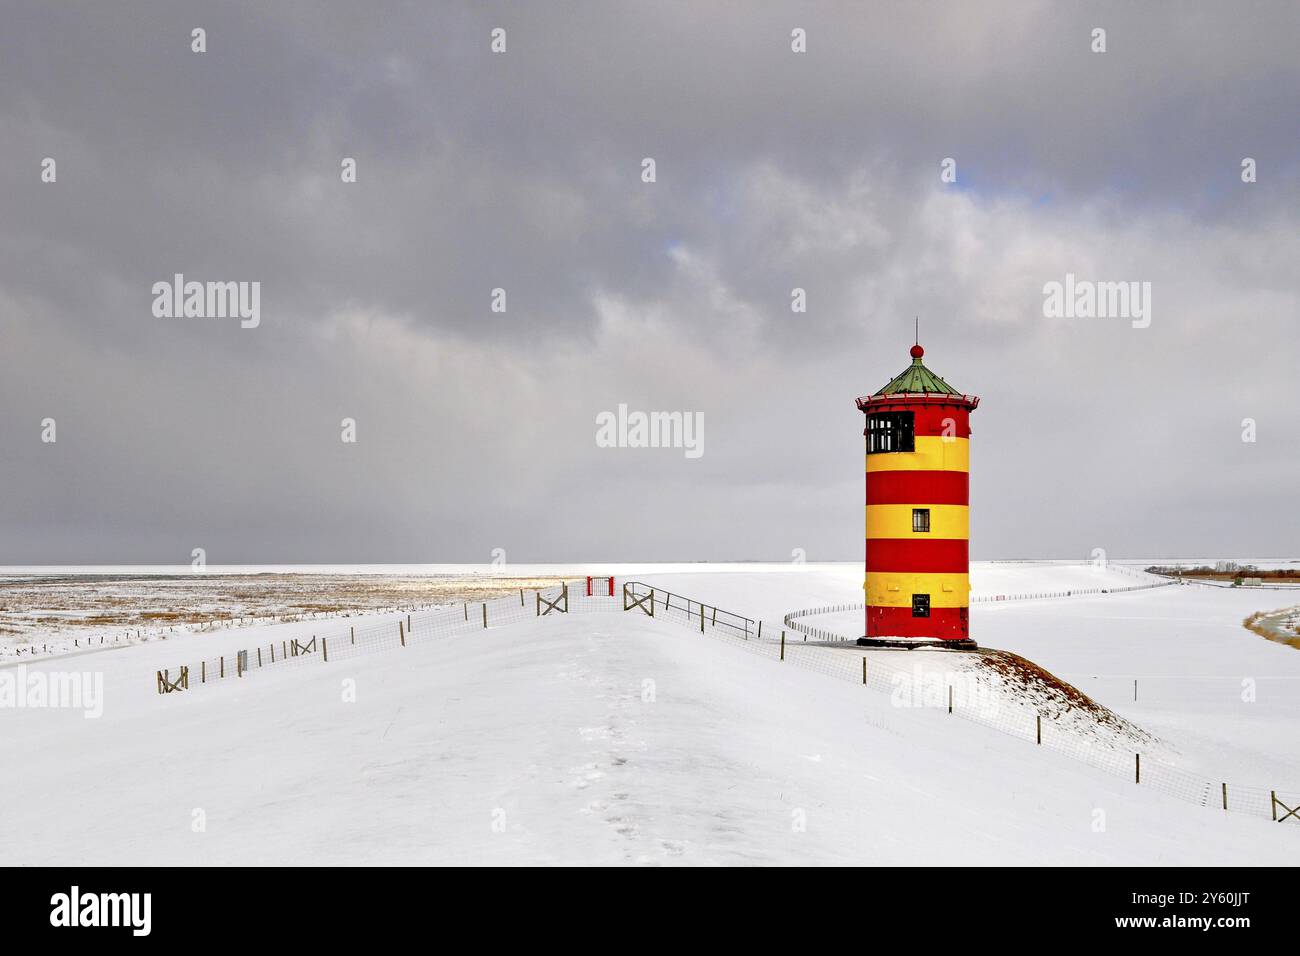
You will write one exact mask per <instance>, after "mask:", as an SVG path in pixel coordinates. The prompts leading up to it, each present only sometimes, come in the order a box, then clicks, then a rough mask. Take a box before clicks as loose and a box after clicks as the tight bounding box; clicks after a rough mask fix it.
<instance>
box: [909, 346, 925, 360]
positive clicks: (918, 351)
mask: <svg viewBox="0 0 1300 956" xmlns="http://www.w3.org/2000/svg"><path fill="white" fill-rule="evenodd" d="M924 354H925V349H923V348H921V346H920V344H919V343H918V344H916V345H913V346H912V358H914V359H919V358H920V357H921V356H923V355H924Z"/></svg>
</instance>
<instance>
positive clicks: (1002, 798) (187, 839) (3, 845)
mask: <svg viewBox="0 0 1300 956" xmlns="http://www.w3.org/2000/svg"><path fill="white" fill-rule="evenodd" d="M511 570H512V571H515V572H518V569H511ZM594 570H605V568H603V567H602V568H599V569H594ZM633 571H634V574H635V576H636V577H638V578H639V579H641V580H645V581H646V582H647V583H653V584H654V585H655V586H656V587H661V588H664V587H666V588H671V589H672V590H673V591H676V592H679V593H682V594H685V595H688V596H690V597H693V598H696V599H697V600H698V599H703V600H704V601H706V602H707V603H709V604H710V605H713V604H715V603H716V604H717V605H720V606H721V607H722V608H724V609H732V610H736V611H739V612H742V613H745V614H748V615H749V616H751V617H758V616H762V617H763V618H764V619H765V620H766V621H773V620H774V621H776V622H777V623H778V625H779V621H780V618H781V616H782V615H783V614H784V613H786V612H787V611H790V610H793V609H797V608H804V607H813V606H816V605H818V604H843V603H851V602H854V601H860V600H861V568H860V566H857V565H799V566H793V565H785V566H756V565H732V566H726V567H723V568H717V567H707V568H706V567H701V566H689V565H686V566H678V567H674V568H672V569H668V570H666V571H663V570H661V569H657V568H654V567H648V566H642V567H640V568H636V569H633ZM1090 571H1092V569H1091V568H1081V567H1073V568H1071V567H1069V566H1058V565H1052V564H1041V565H1036V566H1010V565H1008V566H1005V567H1004V566H1001V565H993V566H983V565H977V566H976V567H975V568H973V577H974V579H975V586H976V587H977V588H979V587H981V586H984V587H1002V586H1005V587H1008V588H1010V587H1011V586H1013V585H1014V586H1016V587H1019V586H1020V585H1021V584H1026V585H1033V586H1034V589H1035V590H1049V589H1052V588H1054V586H1055V585H1056V584H1059V583H1060V582H1061V581H1063V580H1067V579H1068V580H1079V579H1080V575H1082V574H1087V573H1089V572H1090ZM981 572H983V573H981ZM1112 576H1113V577H1114V578H1115V579H1116V580H1117V581H1118V580H1120V579H1126V580H1125V583H1131V582H1132V581H1133V580H1134V579H1133V578H1132V577H1131V575H1129V574H1127V573H1126V572H1123V571H1115V572H1111V573H1109V574H1107V579H1109V578H1110V577H1112ZM981 578H983V581H981ZM1121 586H1123V585H1121ZM530 599H531V596H530ZM1268 600H1269V598H1268V597H1267V596H1261V595H1258V594H1255V595H1251V594H1246V593H1242V592H1239V591H1229V590H1224V589H1212V588H1196V587H1170V588H1161V589H1157V590H1151V591H1138V592H1132V593H1127V594H1108V595H1100V596H1096V597H1074V598H1062V599H1059V600H1036V601H1028V602H1006V603H998V604H983V605H975V606H974V607H973V608H972V629H973V633H974V636H975V637H976V638H977V640H979V641H981V643H986V644H988V645H991V646H995V647H1000V648H1004V649H1006V650H1010V651H1015V652H1016V653H1019V654H1022V655H1024V656H1026V657H1029V658H1030V659H1031V660H1034V661H1036V662H1037V663H1038V664H1040V665H1042V666H1044V667H1046V668H1048V669H1049V670H1052V671H1054V672H1056V673H1057V674H1058V675H1059V676H1062V677H1064V678H1065V679H1067V680H1071V681H1072V682H1073V683H1075V684H1076V685H1077V686H1079V687H1080V688H1081V689H1083V690H1085V691H1086V692H1087V693H1089V694H1091V695H1092V696H1094V697H1095V698H1097V699H1098V700H1100V701H1101V702H1102V703H1105V704H1107V705H1108V706H1110V707H1112V708H1113V709H1114V710H1116V711H1117V712H1118V713H1119V714H1120V715H1121V716H1124V717H1127V718H1129V719H1131V720H1133V721H1134V722H1135V723H1136V724H1138V725H1139V726H1140V727H1142V728H1144V729H1146V730H1149V731H1151V732H1153V733H1156V734H1158V735H1159V736H1160V737H1161V738H1162V739H1163V740H1165V741H1166V742H1167V744H1168V745H1169V752H1170V753H1171V754H1172V755H1173V758H1174V759H1177V760H1181V761H1183V762H1184V763H1185V764H1186V765H1188V766H1190V767H1194V768H1200V769H1204V770H1205V772H1206V773H1210V771H1211V769H1213V772H1214V773H1215V774H1218V773H1220V772H1222V773H1223V775H1224V776H1225V778H1226V779H1229V780H1237V779H1240V780H1241V782H1242V783H1250V784H1256V785H1264V786H1269V785H1280V784H1281V783H1288V784H1300V755H1298V752H1297V751H1298V750H1300V746H1298V745H1297V743H1296V742H1295V735H1294V728H1295V726H1296V718H1297V716H1300V715H1297V713H1296V709H1295V707H1296V705H1295V704H1294V703H1291V701H1292V700H1294V699H1295V696H1296V695H1295V694H1294V692H1293V691H1291V690H1289V689H1290V688H1293V687H1294V679H1295V678H1298V677H1300V652H1297V651H1296V650H1294V649H1292V648H1288V647H1285V646H1283V645H1280V644H1276V643H1273V642H1270V641H1267V640H1264V639H1263V638H1260V637H1258V636H1256V635H1254V634H1251V633H1250V632H1248V631H1246V630H1245V629H1244V628H1242V627H1241V625H1240V621H1241V619H1242V618H1244V617H1246V616H1247V615H1248V614H1249V613H1252V612H1253V611H1255V610H1260V609H1261V602H1263V604H1264V605H1267V602H1268ZM577 603H580V602H575V605H576V604H577ZM606 607H607V608H608V613H592V614H586V613H577V607H576V606H575V613H571V614H569V615H567V616H560V615H549V616H547V617H545V618H541V619H537V618H528V619H525V620H522V621H520V622H519V623H512V624H509V625H506V626H492V627H490V628H489V629H487V630H486V631H484V630H468V631H464V632H463V633H458V634H450V635H446V636H438V637H436V638H432V639H427V640H426V639H423V638H421V639H417V640H412V641H411V642H410V643H409V644H408V646H406V647H404V648H403V647H400V646H399V645H397V643H396V641H395V640H391V641H389V643H388V645H387V647H386V648H385V649H374V650H373V651H372V652H369V653H365V654H358V655H357V656H353V657H344V656H343V655H342V654H341V653H340V654H338V655H333V656H332V657H331V660H330V662H328V663H325V662H324V661H321V660H320V659H319V658H303V659H300V660H295V661H294V662H293V664H292V665H290V666H285V667H276V668H269V667H268V668H266V669H265V670H263V671H259V672H255V673H253V674H251V675H249V676H248V677H247V678H245V679H227V680H225V681H215V682H210V683H208V684H205V685H202V686H198V687H195V686H194V685H193V682H192V685H191V690H190V691H188V692H184V693H177V694H168V695H166V696H159V695H158V694H157V693H156V690H155V686H154V671H155V670H157V669H161V668H173V669H174V668H175V667H176V666H177V665H179V664H182V663H194V662H196V661H197V660H198V659H199V658H204V657H206V658H209V659H210V658H213V657H215V656H216V655H218V654H222V655H233V653H234V652H235V651H236V650H238V649H240V648H247V647H250V646H253V645H254V644H256V643H266V642H269V641H271V640H275V641H281V640H288V639H289V638H290V637H291V636H296V637H300V638H303V639H306V638H307V637H309V636H310V635H312V634H317V635H325V634H329V635H331V646H332V647H333V646H334V645H333V635H335V634H337V633H339V631H340V630H341V631H342V632H343V633H344V634H346V633H347V628H348V627H349V626H356V625H358V624H360V623H362V622H364V623H365V624H366V625H372V626H374V627H376V628H380V629H387V630H392V631H394V632H395V631H396V627H397V622H398V620H404V615H402V614H397V613H388V614H376V615H367V616H366V617H364V618H350V619H346V620H344V619H340V620H334V621H320V620H316V621H302V622H296V623H290V624H269V625H261V626H259V627H256V628H252V629H249V628H234V629H228V630H215V631H210V632H204V633H186V634H177V635H176V636H173V637H169V638H168V639H167V640H165V641H163V640H154V641H150V642H148V643H142V644H135V645H131V646H118V647H114V648H112V649H106V650H104V651H98V650H96V651H94V652H91V653H82V654H79V655H70V656H65V657H60V658H57V659H46V660H37V661H32V662H28V663H27V664H26V666H27V667H28V668H29V670H32V671H56V670H57V671H60V672H67V671H70V670H73V669H84V670H88V671H92V672H94V673H99V674H102V679H103V685H104V706H103V715H102V717H99V718H98V719H86V718H85V717H84V716H83V715H82V713H81V712H80V711H78V710H75V709H0V762H2V763H3V765H4V766H5V767H6V768H14V767H19V768H21V772H20V773H13V772H10V773H8V774H7V775H6V785H5V790H6V813H5V814H4V815H3V816H0V864H3V865H14V864H127V865H137V864H147V863H160V864H183V865H189V864H194V865H200V864H223V863H232V864H233V863H243V864H270V863H304V864H306V863H311V864H363V863H384V864H401V863H462V864H505V863H516V864H528V863H570V864H592V863H610V864H623V863H629V864H651V865H653V864H746V863H790V864H804V863H806V864H836V863H839V864H847V863H855V864H873V863H879V864H903V865H934V864H961V863H994V864H1026V865H1029V864H1060V863H1079V864H1150V863H1157V864H1178V865H1184V864H1275V865H1276V864H1284V863H1290V862H1292V861H1293V860H1294V857H1295V848H1294V847H1293V846H1292V845H1291V841H1292V840H1293V839H1300V832H1296V833H1292V832H1291V831H1290V830H1289V829H1288V831H1287V832H1285V833H1284V834H1280V835H1279V834H1276V831H1275V830H1270V829H1269V827H1270V826H1273V827H1276V825H1275V824H1270V823H1269V822H1268V821H1267V820H1257V819H1252V818H1249V817H1245V816H1239V815H1236V814H1225V813H1223V812H1222V811H1219V810H1214V809H1207V808H1205V807H1201V806H1197V805H1194V804H1189V803H1185V802H1182V801H1179V800H1174V799H1170V798H1169V797H1167V796H1165V795H1163V794H1161V793H1159V792H1157V791H1155V790H1154V789H1152V788H1150V787H1144V786H1139V785H1135V784H1134V783H1133V782H1132V780H1131V779H1125V778H1123V777H1119V776H1115V775H1112V774H1107V773H1103V772H1100V771H1098V770H1096V769H1094V768H1093V767H1091V766H1089V765H1088V764H1086V763H1083V762H1080V761H1078V760H1075V759H1072V758H1070V757H1068V756H1065V755H1063V754H1060V753H1056V752H1055V751H1053V750H1052V749H1050V748H1049V747H1037V746H1035V745H1034V744H1033V743H1032V741H1026V740H1025V739H1021V738H1016V737H1011V736H1007V735H1004V734H1000V733H997V732H994V731H993V730H991V729H989V728H988V727H986V726H982V725H980V724H979V723H975V722H971V721H967V720H963V719H960V718H958V717H955V716H950V715H948V714H947V713H946V711H945V710H944V709H943V708H934V707H898V706H895V705H894V704H895V703H896V702H895V701H894V700H891V695H889V694H882V693H879V692H877V691H875V690H872V689H870V688H864V687H862V686H860V685H857V684H855V683H853V682H852V681H846V680H838V679H835V678H834V677H832V676H829V674H828V673H827V672H819V671H818V670H815V669H810V668H805V667H801V666H794V665H795V663H796V662H795V661H793V660H787V662H785V663H781V662H778V661H777V660H775V659H774V658H773V657H769V656H763V655H759V654H752V653H745V652H744V649H740V648H737V647H734V646H732V644H731V643H729V642H726V641H721V640H716V639H714V638H713V637H712V636H711V635H708V634H706V635H704V636H701V635H700V634H699V633H698V632H696V631H693V630H691V629H690V628H687V627H684V626H682V625H681V624H680V623H677V622H674V621H673V620H670V619H665V618H663V617H661V618H657V619H655V620H651V619H650V618H648V617H645V616H644V615H642V614H641V613H640V612H639V611H634V612H630V613H624V612H622V611H621V609H620V608H621V603H620V602H618V600H617V599H615V600H613V601H609V602H607V604H606ZM849 619H850V621H859V622H860V619H861V617H860V614H858V615H849ZM767 627H768V625H767V624H765V636H768V635H767V633H766V628H767ZM416 634H417V637H419V636H420V635H421V632H420V630H419V628H418V627H417V631H416ZM791 651H792V657H793V654H794V648H793V647H792V648H791ZM799 653H818V654H826V655H840V656H839V657H836V658H834V659H835V660H836V661H838V662H841V663H843V661H844V660H845V658H844V657H843V655H845V654H848V655H857V657H860V656H861V654H862V652H861V651H858V650H857V649H850V648H838V649H836V648H808V649H805V648H799ZM880 653H885V654H893V655H894V657H893V658H892V659H893V660H894V661H903V662H904V663H901V664H897V665H896V666H899V667H903V666H908V667H910V666H912V665H911V663H910V662H911V661H913V660H924V659H927V658H928V659H934V660H937V661H938V662H939V663H938V664H937V665H935V666H939V667H944V668H948V669H957V668H958V667H959V665H958V664H957V663H956V662H958V661H961V660H962V659H964V658H965V655H953V654H943V653H941V652H930V653H928V654H926V652H906V651H901V652H873V654H880ZM899 655H902V656H901V657H900V656H899ZM857 657H855V658H854V660H856V659H857ZM828 659H829V658H828ZM873 659H874V658H873ZM927 666H928V665H927ZM961 666H964V665H961ZM5 672H6V671H5V669H2V668H0V674H3V673H5ZM172 673H173V676H174V674H175V671H174V670H173V671H172ZM1134 674H1137V675H1139V681H1140V688H1141V690H1142V694H1141V696H1142V699H1141V700H1140V702H1139V703H1138V704H1136V705H1134V704H1132V702H1131V699H1129V700H1125V699H1124V698H1125V688H1126V687H1127V695H1128V697H1129V698H1131V693H1132V685H1131V676H1132V675H1134ZM1093 675H1095V676H1093ZM1107 675H1112V676H1107ZM1243 675H1245V676H1251V675H1253V676H1254V678H1255V680H1256V682H1257V685H1258V693H1257V699H1256V701H1255V702H1254V703H1246V702H1244V701H1241V700H1240V697H1241V692H1240V683H1239V681H1240V678H1241V677H1242V676H1243ZM1090 680H1091V681H1092V683H1091V684H1089V681H1090ZM1125 681H1127V684H1125V683H1124V682H1125ZM348 682H352V683H351V684H349V683H348ZM348 687H354V688H355V702H348V701H347V700H346V699H345V696H346V691H347V690H348ZM1220 687H1224V688H1228V689H1224V690H1219V689H1218V688H1220ZM1148 698H1149V699H1148ZM195 811H202V812H203V813H204V814H205V817H206V828H205V829H203V830H202V831H200V832H196V830H195V828H194V826H193V821H194V820H195V818H196V814H195ZM1102 824H1104V826H1102ZM1288 826H1289V825H1288Z"/></svg>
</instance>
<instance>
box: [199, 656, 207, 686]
mask: <svg viewBox="0 0 1300 956" xmlns="http://www.w3.org/2000/svg"><path fill="white" fill-rule="evenodd" d="M207 682H208V662H207V661H199V683H200V684H206V683H207Z"/></svg>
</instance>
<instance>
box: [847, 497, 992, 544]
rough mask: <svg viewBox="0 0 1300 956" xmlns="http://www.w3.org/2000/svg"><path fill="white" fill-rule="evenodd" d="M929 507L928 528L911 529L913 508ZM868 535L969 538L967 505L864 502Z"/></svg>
mask: <svg viewBox="0 0 1300 956" xmlns="http://www.w3.org/2000/svg"><path fill="white" fill-rule="evenodd" d="M914 507H915V508H929V509H930V530H929V532H928V533H927V532H925V531H913V530H912V509H913V508H914ZM867 537H868V538H912V539H914V540H916V541H924V540H925V539H927V538H969V537H970V508H968V507H967V506H966V505H867Z"/></svg>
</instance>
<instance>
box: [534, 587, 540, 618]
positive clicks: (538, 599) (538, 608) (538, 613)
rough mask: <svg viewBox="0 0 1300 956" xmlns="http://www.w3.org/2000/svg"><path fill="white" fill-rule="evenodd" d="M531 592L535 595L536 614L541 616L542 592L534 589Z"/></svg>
mask: <svg viewBox="0 0 1300 956" xmlns="http://www.w3.org/2000/svg"><path fill="white" fill-rule="evenodd" d="M533 593H534V594H536V595H537V616H538V617H541V616H542V592H541V591H534V592H533Z"/></svg>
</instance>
